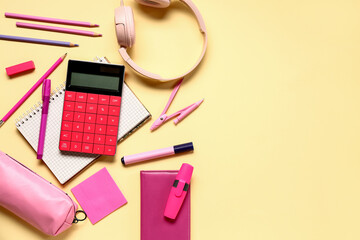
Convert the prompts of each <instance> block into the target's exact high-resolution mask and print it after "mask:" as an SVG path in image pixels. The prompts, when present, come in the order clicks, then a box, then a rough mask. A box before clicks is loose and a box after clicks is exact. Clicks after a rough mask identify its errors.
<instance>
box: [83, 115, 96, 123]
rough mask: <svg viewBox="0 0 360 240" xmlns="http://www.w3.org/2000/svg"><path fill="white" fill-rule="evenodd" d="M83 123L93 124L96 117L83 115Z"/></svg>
mask: <svg viewBox="0 0 360 240" xmlns="http://www.w3.org/2000/svg"><path fill="white" fill-rule="evenodd" d="M85 122H86V123H95V122H96V115H95V114H89V113H87V114H86V115H85Z"/></svg>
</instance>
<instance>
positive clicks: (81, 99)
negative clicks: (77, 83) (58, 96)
mask: <svg viewBox="0 0 360 240" xmlns="http://www.w3.org/2000/svg"><path fill="white" fill-rule="evenodd" d="M86 97H87V94H86V93H82V92H77V93H76V101H78V102H86Z"/></svg>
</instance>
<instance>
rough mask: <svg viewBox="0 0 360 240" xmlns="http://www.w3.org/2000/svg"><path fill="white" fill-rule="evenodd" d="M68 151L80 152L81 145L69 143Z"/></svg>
mask: <svg viewBox="0 0 360 240" xmlns="http://www.w3.org/2000/svg"><path fill="white" fill-rule="evenodd" d="M70 151H73V152H81V143H77V142H71V144H70Z"/></svg>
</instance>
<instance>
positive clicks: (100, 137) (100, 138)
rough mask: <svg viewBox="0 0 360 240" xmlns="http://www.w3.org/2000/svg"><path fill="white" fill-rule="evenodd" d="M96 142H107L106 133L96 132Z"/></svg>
mask: <svg viewBox="0 0 360 240" xmlns="http://www.w3.org/2000/svg"><path fill="white" fill-rule="evenodd" d="M94 143H95V144H105V135H99V134H95V138H94Z"/></svg>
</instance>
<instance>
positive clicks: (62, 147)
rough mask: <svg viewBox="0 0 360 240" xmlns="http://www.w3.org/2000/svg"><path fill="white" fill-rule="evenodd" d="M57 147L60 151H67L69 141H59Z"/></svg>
mask: <svg viewBox="0 0 360 240" xmlns="http://www.w3.org/2000/svg"><path fill="white" fill-rule="evenodd" d="M59 149H60V150H61V151H69V150H70V142H67V141H60V146H59Z"/></svg>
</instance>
